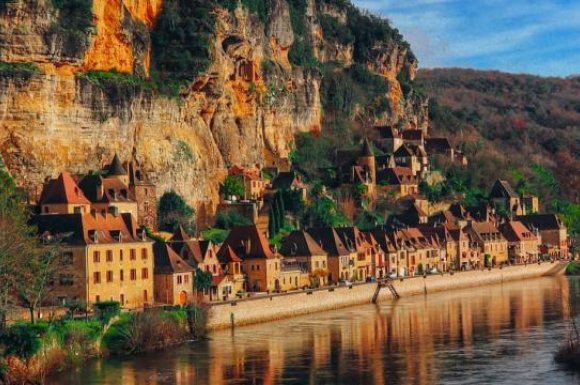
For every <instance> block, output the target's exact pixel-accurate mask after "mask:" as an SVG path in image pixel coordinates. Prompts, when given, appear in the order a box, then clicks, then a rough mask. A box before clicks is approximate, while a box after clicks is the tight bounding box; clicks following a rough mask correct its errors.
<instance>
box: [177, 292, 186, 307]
mask: <svg viewBox="0 0 580 385" xmlns="http://www.w3.org/2000/svg"><path fill="white" fill-rule="evenodd" d="M186 303H187V293H186V292H185V291H182V292H181V293H179V304H180V305H181V306H183V305H185V304H186Z"/></svg>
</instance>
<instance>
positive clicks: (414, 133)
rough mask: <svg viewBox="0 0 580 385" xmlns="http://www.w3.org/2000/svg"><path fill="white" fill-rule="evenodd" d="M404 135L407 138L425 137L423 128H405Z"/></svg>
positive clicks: (419, 138) (417, 138)
mask: <svg viewBox="0 0 580 385" xmlns="http://www.w3.org/2000/svg"><path fill="white" fill-rule="evenodd" d="M402 135H403V139H405V140H421V139H423V130H405V131H403V134H402Z"/></svg>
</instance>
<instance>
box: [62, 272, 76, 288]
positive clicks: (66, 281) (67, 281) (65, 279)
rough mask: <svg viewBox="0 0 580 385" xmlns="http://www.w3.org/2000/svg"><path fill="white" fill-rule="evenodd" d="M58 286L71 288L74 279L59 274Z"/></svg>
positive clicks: (68, 275) (71, 276)
mask: <svg viewBox="0 0 580 385" xmlns="http://www.w3.org/2000/svg"><path fill="white" fill-rule="evenodd" d="M59 283H60V286H72V285H74V279H73V275H72V274H61V275H60V277H59Z"/></svg>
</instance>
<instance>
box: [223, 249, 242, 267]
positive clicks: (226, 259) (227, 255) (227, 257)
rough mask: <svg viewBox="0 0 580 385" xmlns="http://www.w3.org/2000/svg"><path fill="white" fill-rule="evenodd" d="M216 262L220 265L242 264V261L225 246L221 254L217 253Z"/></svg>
mask: <svg viewBox="0 0 580 385" xmlns="http://www.w3.org/2000/svg"><path fill="white" fill-rule="evenodd" d="M218 260H219V261H220V263H230V262H242V259H241V258H240V257H238V255H237V254H236V252H235V251H234V250H233V249H232V248H231V247H230V246H226V248H225V249H224V250H223V252H222V253H221V254H220V253H218Z"/></svg>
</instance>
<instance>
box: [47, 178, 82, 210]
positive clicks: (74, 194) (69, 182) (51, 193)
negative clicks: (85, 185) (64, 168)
mask: <svg viewBox="0 0 580 385" xmlns="http://www.w3.org/2000/svg"><path fill="white" fill-rule="evenodd" d="M40 204H41V205H43V204H86V205H88V204H90V202H89V200H88V199H87V197H86V196H85V195H84V194H83V192H82V190H81V189H80V188H79V186H78V185H77V184H76V182H75V181H74V179H73V178H72V177H71V176H70V174H68V173H66V172H63V173H62V174H60V175H59V177H58V178H57V179H51V180H49V181H48V183H47V184H46V185H45V186H44V188H43V190H42V194H41V195H40Z"/></svg>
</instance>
